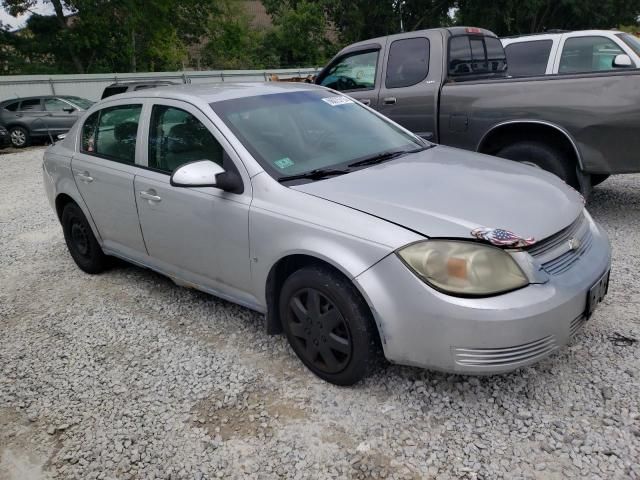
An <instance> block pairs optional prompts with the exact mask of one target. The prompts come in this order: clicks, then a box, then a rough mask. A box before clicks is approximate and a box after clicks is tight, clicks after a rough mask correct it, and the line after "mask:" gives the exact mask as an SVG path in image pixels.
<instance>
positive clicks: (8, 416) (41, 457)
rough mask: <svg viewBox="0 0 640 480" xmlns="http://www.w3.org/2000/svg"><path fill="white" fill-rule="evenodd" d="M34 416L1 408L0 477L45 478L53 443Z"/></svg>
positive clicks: (7, 479)
mask: <svg viewBox="0 0 640 480" xmlns="http://www.w3.org/2000/svg"><path fill="white" fill-rule="evenodd" d="M41 428H42V426H41V425H39V422H37V419H35V418H28V417H27V415H26V414H24V413H22V412H18V411H16V410H13V409H9V408H0V480H48V479H49V478H50V477H49V475H48V474H47V473H46V472H45V468H46V465H47V462H48V461H49V458H50V456H51V453H52V451H53V445H52V444H51V442H50V441H48V439H46V438H45V435H46V433H44V432H42V431H41Z"/></svg>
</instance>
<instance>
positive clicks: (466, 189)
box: [292, 146, 584, 241]
mask: <svg viewBox="0 0 640 480" xmlns="http://www.w3.org/2000/svg"><path fill="white" fill-rule="evenodd" d="M292 188H294V189H295V190H298V191H301V192H305V193H307V194H310V195H314V196H316V197H320V198H323V199H326V200H329V201H331V202H335V203H339V204H341V205H345V206H347V207H351V208H354V209H357V210H360V211H362V212H365V213H368V214H371V215H374V216H376V217H379V218H382V219H384V220H387V221H389V222H392V223H395V224H398V225H401V226H403V227H405V228H408V229H410V230H413V231H415V232H418V233H420V234H422V235H425V236H427V237H455V238H472V235H471V231H472V230H473V229H476V228H479V227H489V228H500V229H504V230H509V231H511V232H513V233H515V234H516V235H519V236H521V237H533V238H534V239H535V240H536V241H540V240H542V239H544V238H547V237H549V236H551V235H553V234H554V233H557V232H558V231H560V230H561V229H563V228H565V227H567V226H568V225H570V224H571V223H572V222H573V221H574V220H575V219H576V218H577V217H578V215H579V214H580V212H581V211H582V209H583V207H584V202H583V199H582V196H581V195H580V194H579V193H578V192H577V191H576V190H574V189H573V188H571V187H569V186H568V185H567V184H566V183H564V182H563V181H562V180H560V179H559V178H558V177H556V176H554V175H552V174H550V173H548V172H545V171H543V170H541V169H538V168H536V167H531V166H528V165H521V164H518V163H516V162H512V161H509V160H502V159H499V158H495V157H490V156H487V155H481V154H478V153H473V152H467V151H464V150H459V149H455V148H449V147H443V146H437V147H434V148H430V149H428V150H424V151H422V152H418V153H414V154H410V155H407V156H404V157H401V158H398V159H396V160H393V161H390V162H386V163H382V164H380V165H375V166H371V167H369V168H365V169H362V170H358V171H356V172H352V173H349V174H346V175H341V176H338V177H333V178H330V179H327V180H322V181H317V182H312V183H307V184H303V185H296V186H294V187H292Z"/></svg>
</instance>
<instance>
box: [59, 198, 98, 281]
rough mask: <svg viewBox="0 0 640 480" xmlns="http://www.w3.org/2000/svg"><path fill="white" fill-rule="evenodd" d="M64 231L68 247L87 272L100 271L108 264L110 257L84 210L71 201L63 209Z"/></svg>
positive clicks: (82, 268)
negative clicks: (92, 228) (101, 244)
mask: <svg viewBox="0 0 640 480" xmlns="http://www.w3.org/2000/svg"><path fill="white" fill-rule="evenodd" d="M61 222H62V231H63V233H64V240H65V242H66V243H67V248H68V249H69V253H70V254H71V258H73V260H74V262H76V265H78V267H80V269H81V270H82V271H84V272H86V273H91V274H94V273H100V272H102V271H104V270H105V269H106V268H107V266H108V258H107V256H106V255H105V254H104V253H103V252H102V248H100V244H99V243H98V241H97V240H96V237H95V236H94V235H93V231H92V230H91V226H90V225H89V222H87V218H86V217H85V216H84V213H82V210H81V209H80V207H79V206H78V205H76V204H75V203H69V204H67V206H66V207H64V210H63V211H62V220H61Z"/></svg>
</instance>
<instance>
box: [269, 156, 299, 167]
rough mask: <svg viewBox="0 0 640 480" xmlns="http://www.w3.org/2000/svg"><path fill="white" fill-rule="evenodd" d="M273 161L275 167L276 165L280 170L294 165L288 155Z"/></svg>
mask: <svg viewBox="0 0 640 480" xmlns="http://www.w3.org/2000/svg"><path fill="white" fill-rule="evenodd" d="M273 163H275V165H276V167H278V168H279V169H281V170H284V169H285V168H289V167H293V165H294V162H293V160H291V159H290V158H289V157H284V158H281V159H280V160H276V161H275V162H273Z"/></svg>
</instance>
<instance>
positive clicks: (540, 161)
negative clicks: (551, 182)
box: [496, 141, 580, 190]
mask: <svg viewBox="0 0 640 480" xmlns="http://www.w3.org/2000/svg"><path fill="white" fill-rule="evenodd" d="M496 156H498V157H500V158H506V159H509V160H515V161H516V162H520V163H524V164H527V165H532V166H535V167H539V168H542V169H543V170H546V171H547V172H551V173H553V174H554V175H556V176H558V177H560V178H561V179H562V180H564V181H565V182H566V183H568V184H569V185H571V186H572V187H573V188H575V189H577V190H579V189H580V185H579V182H578V175H577V174H576V171H575V165H574V164H573V162H571V160H569V158H567V155H566V154H565V153H564V152H562V151H561V150H560V149H556V148H554V147H551V146H549V145H546V144H544V143H542V142H534V141H523V142H517V143H513V144H511V145H508V146H506V147H504V148H502V149H501V150H500V151H499V152H498V153H497V154H496Z"/></svg>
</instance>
